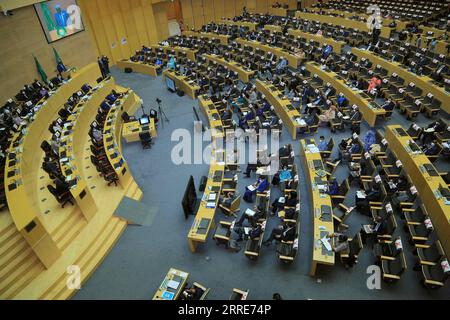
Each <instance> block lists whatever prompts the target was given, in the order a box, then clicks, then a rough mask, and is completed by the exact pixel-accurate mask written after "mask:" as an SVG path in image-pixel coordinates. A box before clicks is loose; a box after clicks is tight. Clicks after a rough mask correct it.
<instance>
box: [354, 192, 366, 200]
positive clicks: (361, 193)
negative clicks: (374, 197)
mask: <svg viewBox="0 0 450 320" xmlns="http://www.w3.org/2000/svg"><path fill="white" fill-rule="evenodd" d="M356 196H357V197H358V198H359V199H365V198H366V193H365V192H364V191H361V190H358V191H356Z"/></svg>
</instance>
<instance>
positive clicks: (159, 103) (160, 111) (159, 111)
mask: <svg viewBox="0 0 450 320" xmlns="http://www.w3.org/2000/svg"><path fill="white" fill-rule="evenodd" d="M156 103H157V104H158V114H159V118H160V119H161V125H162V128H164V121H167V122H169V118H168V117H167V115H166V113H165V112H164V110H163V109H162V108H161V100H160V99H159V98H156Z"/></svg>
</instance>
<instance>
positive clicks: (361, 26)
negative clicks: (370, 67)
mask: <svg viewBox="0 0 450 320" xmlns="http://www.w3.org/2000/svg"><path fill="white" fill-rule="evenodd" d="M295 17H296V18H300V19H305V20H311V21H319V22H321V23H329V24H332V25H336V26H342V27H346V28H353V29H358V30H361V31H370V30H369V28H368V27H367V24H366V23H365V22H362V21H356V20H350V19H346V18H341V17H333V16H326V15H319V14H314V13H305V12H300V11H297V12H296V13H295ZM392 30H394V28H389V27H384V26H383V27H381V34H380V36H381V37H384V38H389V37H390V34H391V31H392Z"/></svg>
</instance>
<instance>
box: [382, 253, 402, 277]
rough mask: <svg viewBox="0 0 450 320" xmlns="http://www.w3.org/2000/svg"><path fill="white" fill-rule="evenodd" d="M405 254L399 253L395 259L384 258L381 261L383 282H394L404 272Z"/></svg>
mask: <svg viewBox="0 0 450 320" xmlns="http://www.w3.org/2000/svg"><path fill="white" fill-rule="evenodd" d="M406 268H407V267H406V260H405V254H404V253H403V251H401V252H400V253H399V254H398V255H397V256H396V257H385V258H384V259H382V260H381V269H382V271H383V280H384V281H386V282H396V281H398V280H400V278H401V275H402V274H403V273H404V272H405V270H406Z"/></svg>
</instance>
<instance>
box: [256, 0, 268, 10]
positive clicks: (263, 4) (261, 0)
mask: <svg viewBox="0 0 450 320" xmlns="http://www.w3.org/2000/svg"><path fill="white" fill-rule="evenodd" d="M256 12H258V13H267V0H257V1H256Z"/></svg>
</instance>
